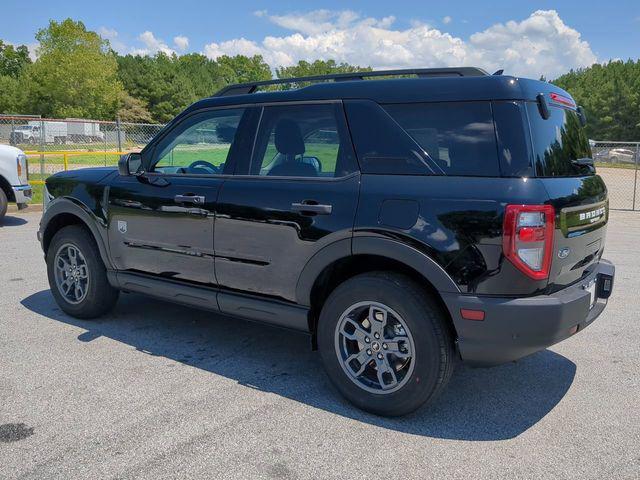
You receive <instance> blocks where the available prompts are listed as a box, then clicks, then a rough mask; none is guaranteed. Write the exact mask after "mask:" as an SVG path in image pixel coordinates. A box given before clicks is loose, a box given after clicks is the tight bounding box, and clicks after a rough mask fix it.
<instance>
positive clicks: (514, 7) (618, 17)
mask: <svg viewBox="0 0 640 480" xmlns="http://www.w3.org/2000/svg"><path fill="white" fill-rule="evenodd" d="M1 4H2V5H1V8H0V10H1V11H2V19H1V20H0V39H2V40H4V41H8V42H10V43H13V44H27V45H29V46H30V47H31V48H32V49H33V47H34V46H35V45H36V44H35V38H34V35H35V33H36V31H37V30H38V29H40V28H42V27H45V26H46V25H47V24H48V22H49V20H50V19H55V20H63V19H64V18H67V17H71V18H73V19H75V20H81V21H82V22H84V23H85V25H86V26H87V28H89V29H91V30H94V31H97V32H98V33H100V34H101V35H102V36H103V37H104V38H106V39H108V40H109V41H110V43H111V45H112V47H113V48H114V49H115V50H117V51H118V52H119V53H121V54H126V53H133V54H143V55H145V54H153V53H155V52H157V51H164V52H167V53H172V52H175V53H178V54H182V53H187V52H199V53H203V54H205V55H207V56H208V57H210V58H217V57H218V56H220V55H224V54H227V55H236V54H244V55H254V54H260V55H262V56H263V57H264V58H265V60H266V61H267V63H269V65H270V66H271V67H272V68H276V67H278V66H286V65H291V64H293V63H296V62H297V61H298V60H309V61H311V60H315V59H329V58H333V59H335V60H337V61H344V62H348V63H351V64H357V65H361V66H372V67H374V68H378V69H383V68H405V67H441V66H460V65H464V66H478V67H481V68H485V69H486V70H490V71H494V70H497V69H504V70H505V73H507V74H513V75H520V76H528V77H533V78H537V77H539V76H540V75H544V76H546V77H547V78H549V79H553V78H555V77H557V76H559V75H561V74H562V73H565V72H566V71H568V70H569V69H571V68H580V67H585V66H589V65H591V64H593V63H595V62H604V61H607V60H609V59H624V60H626V59H628V58H633V59H638V58H639V57H640V0H610V1H609V2H602V1H598V2H596V1H595V0H583V1H565V0H556V1H513V0H509V1H502V0H501V1H495V2H490V1H479V0H477V1H465V2H453V1H448V2H444V1H441V2H433V1H427V0H415V1H414V0H410V1H403V0H394V1H376V0H368V1H356V2H346V1H334V0H331V1H323V2H317V1H307V2H284V1H275V0H271V1H262V2H247V1H244V0H232V1H226V2H216V1H200V2H197V1H193V0H180V1H175V0H174V1H171V2H167V1H161V0H156V1H146V0H143V1H132V0H129V1H122V0H108V1H87V0H83V1H77V0H70V1H65V2H52V1H50V0H48V1H40V0H29V1H27V2H25V1H24V0H21V1H14V0H3V1H2V2H1Z"/></svg>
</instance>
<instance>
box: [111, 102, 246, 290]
mask: <svg viewBox="0 0 640 480" xmlns="http://www.w3.org/2000/svg"><path fill="white" fill-rule="evenodd" d="M248 112H249V110H247V109H243V108H236V109H217V110H206V111H201V112H197V113H195V114H192V115H189V116H187V117H186V118H185V119H184V120H182V121H181V122H180V123H178V124H177V125H176V126H174V127H173V128H172V129H171V130H170V131H168V132H167V133H165V134H163V136H162V137H160V138H159V139H158V140H157V141H154V142H153V143H152V144H150V145H149V147H148V149H145V152H144V155H143V163H144V164H145V168H146V170H147V172H146V173H144V174H142V175H138V176H132V177H119V178H118V179H116V181H114V182H113V184H112V185H111V188H110V190H109V215H108V218H109V244H110V249H111V252H112V256H113V261H114V263H115V265H116V268H117V269H118V270H127V271H133V272H140V273H146V274H152V275H158V276H162V277H166V278H172V279H176V280H185V281H190V282H197V283H202V284H215V273H214V245H213V239H214V226H215V209H216V201H217V198H218V194H219V191H220V188H221V185H222V183H223V178H224V177H223V176H222V174H224V173H225V171H226V170H227V169H228V168H229V167H230V166H231V161H230V160H231V158H232V157H233V152H234V146H235V144H236V142H235V139H236V133H237V132H238V131H240V130H241V129H240V128H239V127H240V125H241V123H242V122H243V118H246V117H247V116H250V115H249V113H248ZM231 168H232V166H231Z"/></svg>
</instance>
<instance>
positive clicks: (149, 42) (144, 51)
mask: <svg viewBox="0 0 640 480" xmlns="http://www.w3.org/2000/svg"><path fill="white" fill-rule="evenodd" d="M138 39H139V40H140V41H141V42H142V43H143V44H144V45H145V48H137V49H134V50H132V51H131V53H132V54H134V55H153V54H154V53H157V52H162V53H165V54H167V55H172V54H174V53H176V52H175V50H173V49H171V48H169V45H167V44H166V43H165V42H164V40H161V39H159V38H156V37H155V35H154V34H153V32H150V31H149V30H147V31H146V32H143V33H141V34H140V35H139V36H138Z"/></svg>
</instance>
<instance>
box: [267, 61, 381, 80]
mask: <svg viewBox="0 0 640 480" xmlns="http://www.w3.org/2000/svg"><path fill="white" fill-rule="evenodd" d="M369 71H371V67H360V66H358V65H349V64H348V63H336V61H335V60H316V61H314V62H312V63H309V62H307V61H306V60H300V61H299V62H298V63H297V64H296V65H292V66H290V67H280V68H276V75H277V76H278V78H293V77H310V76H313V75H329V74H332V73H354V72H369Z"/></svg>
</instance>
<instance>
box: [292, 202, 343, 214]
mask: <svg viewBox="0 0 640 480" xmlns="http://www.w3.org/2000/svg"><path fill="white" fill-rule="evenodd" d="M291 211H292V212H300V213H307V214H314V215H330V214H331V212H332V211H333V205H321V204H319V203H317V202H316V201H314V200H305V201H304V202H301V203H292V204H291Z"/></svg>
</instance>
